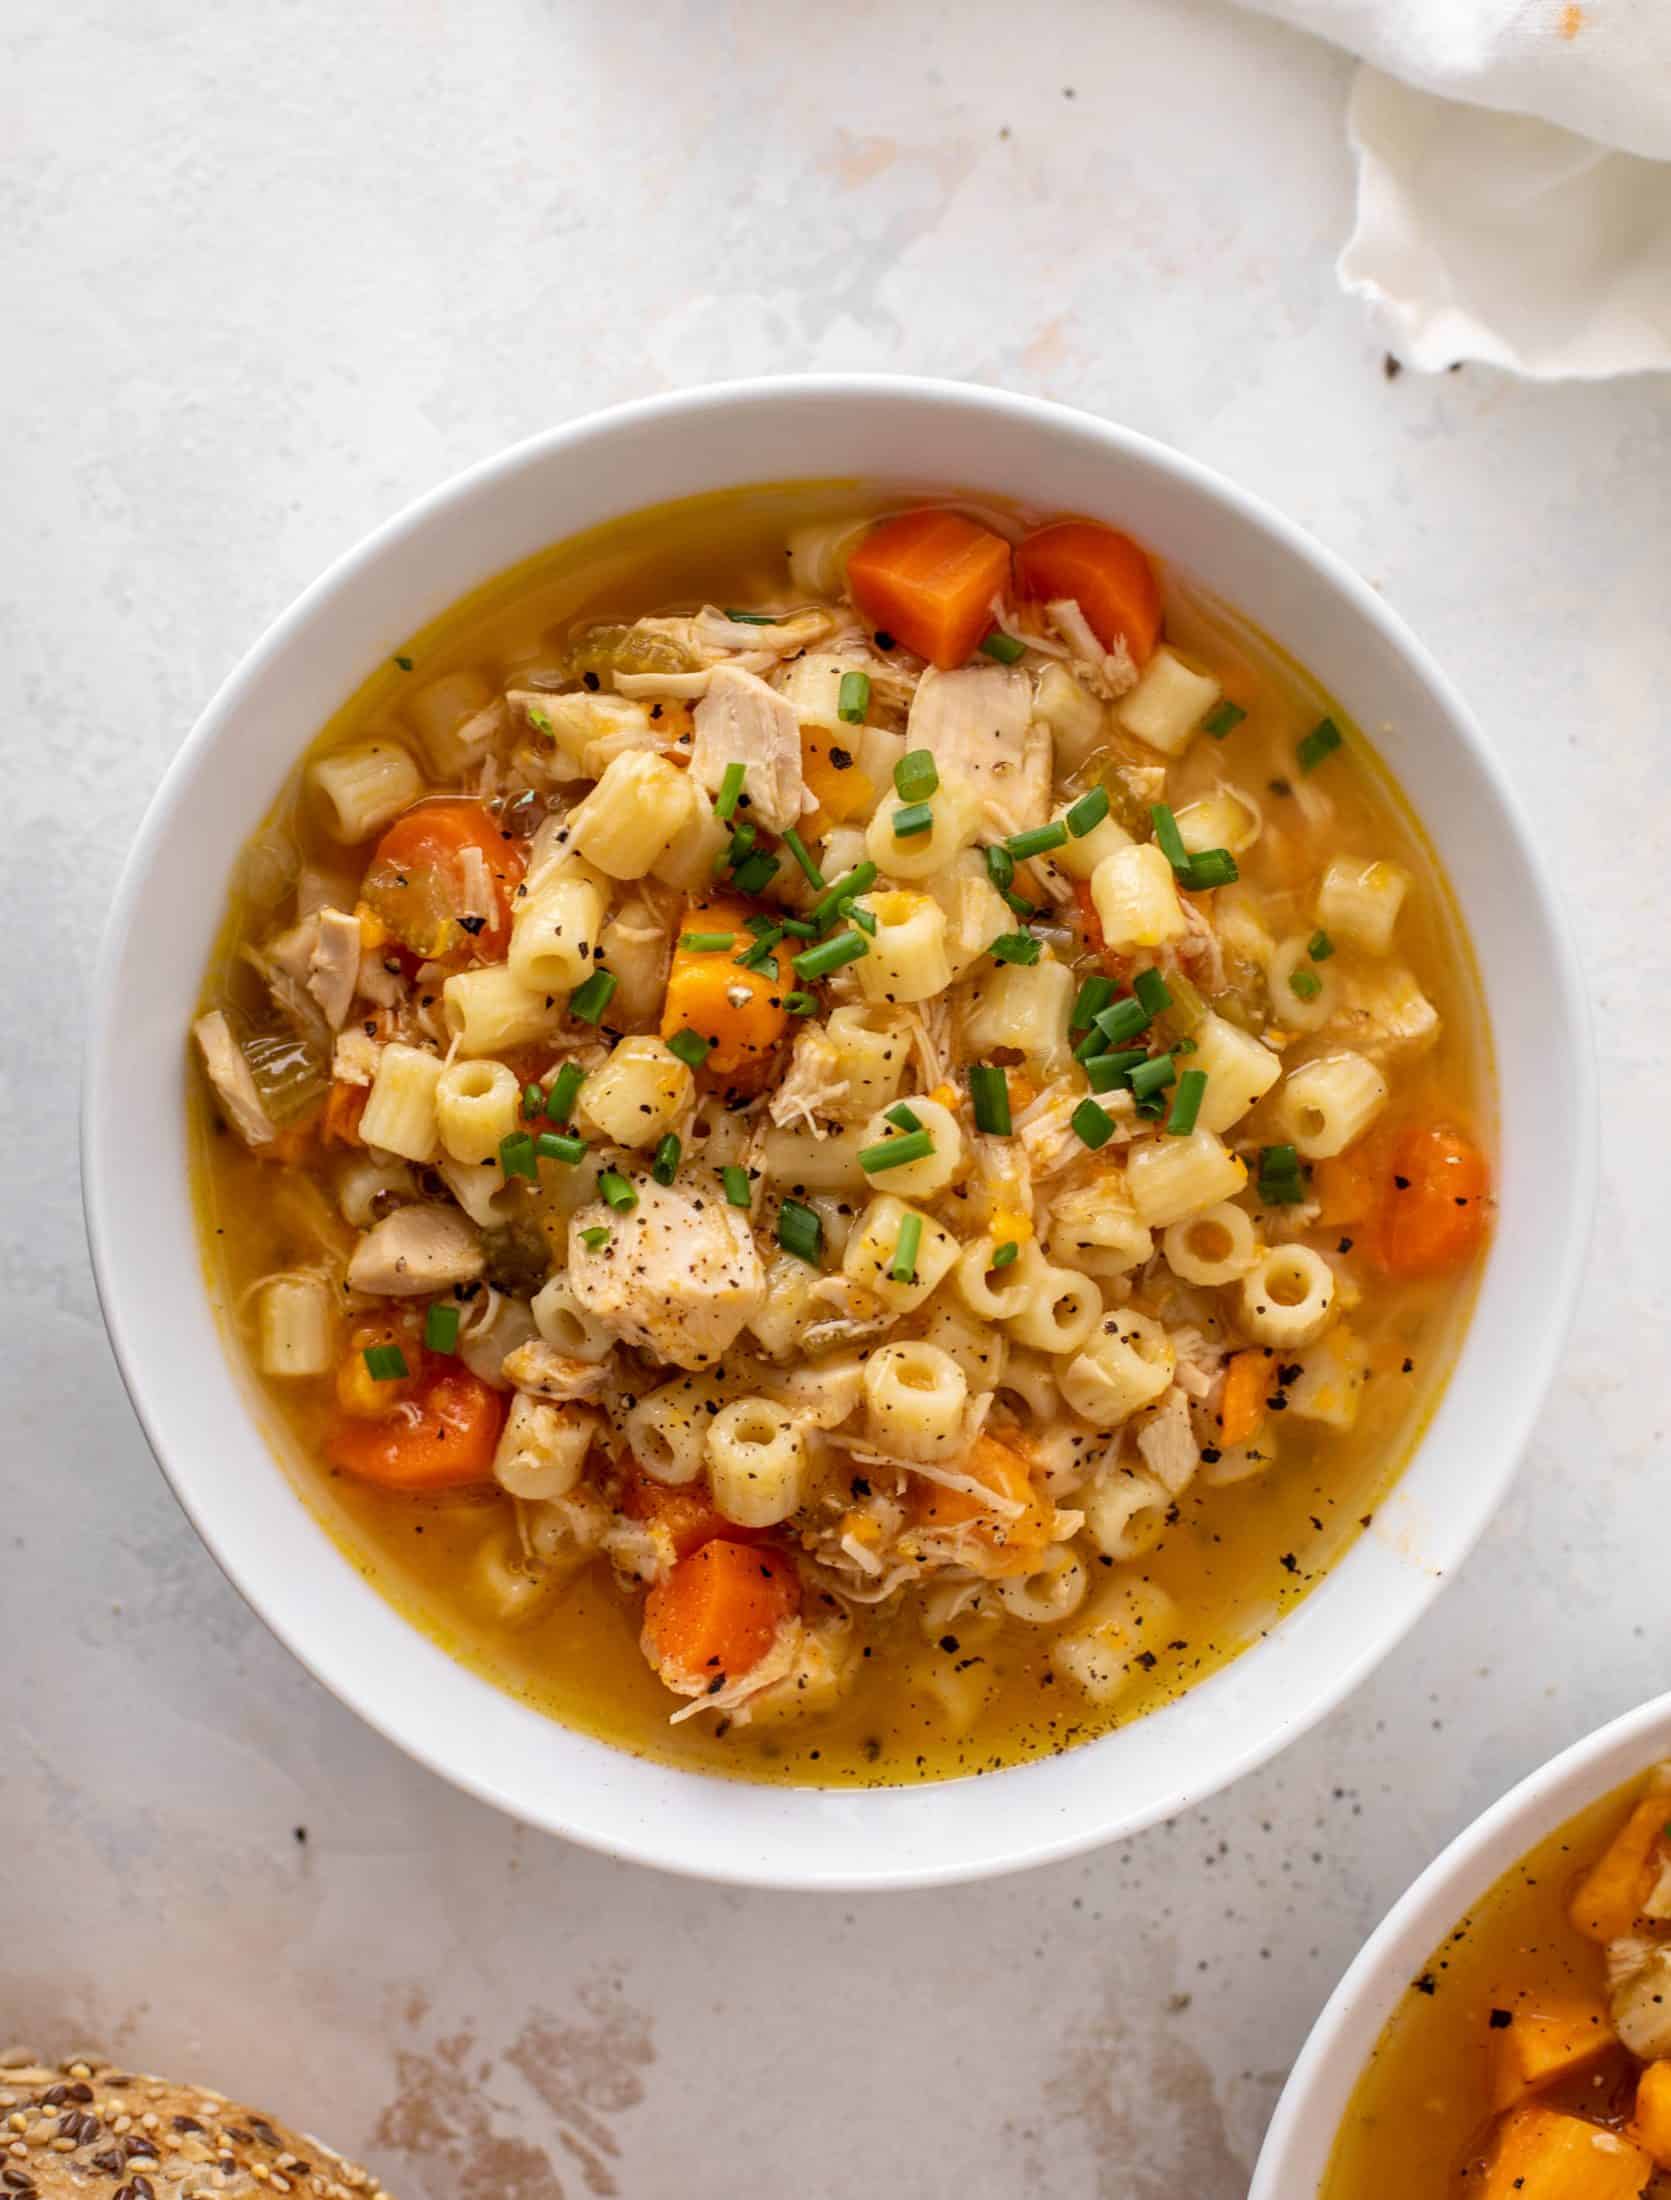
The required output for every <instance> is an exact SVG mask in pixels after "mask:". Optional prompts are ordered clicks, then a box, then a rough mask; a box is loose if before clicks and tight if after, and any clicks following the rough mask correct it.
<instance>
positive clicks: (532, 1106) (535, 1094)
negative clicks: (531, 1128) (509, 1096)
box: [522, 1085, 545, 1122]
mask: <svg viewBox="0 0 1671 2200" xmlns="http://www.w3.org/2000/svg"><path fill="white" fill-rule="evenodd" d="M522 1113H523V1118H524V1120H525V1121H527V1122H532V1121H533V1119H534V1117H535V1116H536V1115H543V1114H544V1113H545V1087H544V1086H543V1085H524V1086H523V1088H522Z"/></svg>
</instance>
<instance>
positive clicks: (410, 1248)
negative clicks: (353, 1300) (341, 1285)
mask: <svg viewBox="0 0 1671 2200" xmlns="http://www.w3.org/2000/svg"><path fill="white" fill-rule="evenodd" d="M483 1265H484V1263H483V1257H482V1242H481V1239H480V1237H479V1236H478V1235H477V1232H476V1226H475V1224H474V1223H473V1222H472V1221H471V1220H470V1218H469V1216H468V1215H462V1214H460V1213H459V1211H458V1209H457V1208H456V1207H438V1206H434V1205H423V1206H416V1207H397V1208H396V1209H395V1211H394V1213H393V1214H392V1215H385V1216H384V1218H383V1220H382V1221H381V1222H378V1223H374V1224H373V1225H372V1227H371V1228H370V1229H369V1230H367V1231H366V1233H365V1235H364V1236H363V1237H362V1238H361V1239H360V1242H359V1244H358V1245H356V1246H355V1248H354V1250H353V1253H352V1254H351V1255H350V1257H349V1262H348V1283H349V1288H350V1289H351V1290H354V1291H369V1292H372V1293H374V1294H375V1295H376V1296H377V1297H379V1298H412V1297H416V1296H417V1295H419V1294H420V1293H423V1292H426V1291H442V1290H447V1289H449V1288H450V1287H451V1286H452V1285H453V1284H455V1283H474V1282H475V1281H476V1279H477V1278H478V1277H479V1276H480V1275H481V1272H482V1268H483Z"/></svg>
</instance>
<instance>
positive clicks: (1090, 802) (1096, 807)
mask: <svg viewBox="0 0 1671 2200" xmlns="http://www.w3.org/2000/svg"><path fill="white" fill-rule="evenodd" d="M1107 815H1108V789H1107V788H1106V787H1093V788H1092V789H1091V791H1090V793H1089V794H1082V795H1081V796H1080V798H1079V800H1078V801H1077V802H1075V803H1074V804H1073V805H1072V806H1071V808H1070V809H1069V811H1068V813H1067V819H1066V824H1067V828H1068V831H1069V832H1070V833H1072V835H1073V837H1074V839H1075V840H1083V839H1084V837H1085V835H1086V834H1087V833H1089V832H1094V831H1095V830H1096V828H1097V827H1098V826H1099V825H1100V824H1101V823H1102V821H1103V819H1104V818H1105V817H1106V816H1107Z"/></svg>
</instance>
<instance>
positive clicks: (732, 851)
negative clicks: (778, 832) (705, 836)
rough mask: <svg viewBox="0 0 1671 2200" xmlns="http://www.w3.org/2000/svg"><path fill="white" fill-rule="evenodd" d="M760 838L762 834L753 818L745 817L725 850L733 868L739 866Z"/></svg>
mask: <svg viewBox="0 0 1671 2200" xmlns="http://www.w3.org/2000/svg"><path fill="white" fill-rule="evenodd" d="M759 838H760V835H759V834H758V833H757V832H756V831H755V829H754V825H753V822H752V820H751V819H749V818H746V817H745V818H744V819H743V822H742V823H741V824H740V825H739V826H738V827H737V830H736V831H735V832H734V833H733V834H732V835H731V839H730V841H729V842H728V844H727V846H726V850H725V860H726V862H727V863H728V864H729V865H730V866H731V868H732V870H735V869H736V868H737V866H738V864H739V863H741V862H742V860H743V858H744V857H745V856H746V855H747V854H748V852H749V850H750V849H751V848H752V847H753V846H754V844H755V842H756V841H757V840H758V839H759Z"/></svg>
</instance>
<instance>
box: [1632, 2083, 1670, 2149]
mask: <svg viewBox="0 0 1671 2200" xmlns="http://www.w3.org/2000/svg"><path fill="white" fill-rule="evenodd" d="M1630 2136H1631V2137H1632V2138H1633V2139H1634V2140H1635V2141H1636V2143H1637V2145H1638V2146H1643V2147H1646V2148H1647V2150H1648V2152H1649V2153H1650V2154H1651V2155H1652V2156H1653V2158H1654V2160H1655V2162H1656V2163H1657V2164H1658V2165H1659V2167H1660V2168H1661V2169H1671V2062H1651V2063H1649V2065H1648V2067H1647V2069H1646V2070H1644V2071H1643V2073H1642V2075H1641V2077H1640V2078H1638V2079H1637V2081H1636V2114H1635V2116H1634V2117H1633V2118H1632V2119H1631V2126H1630Z"/></svg>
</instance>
